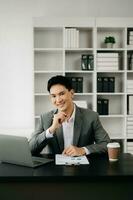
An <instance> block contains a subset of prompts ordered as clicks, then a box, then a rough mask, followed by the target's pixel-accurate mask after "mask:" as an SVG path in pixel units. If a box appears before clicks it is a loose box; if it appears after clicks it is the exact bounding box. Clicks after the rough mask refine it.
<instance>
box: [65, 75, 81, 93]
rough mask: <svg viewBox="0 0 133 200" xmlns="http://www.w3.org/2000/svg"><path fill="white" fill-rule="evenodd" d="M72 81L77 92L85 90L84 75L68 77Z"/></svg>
mask: <svg viewBox="0 0 133 200" xmlns="http://www.w3.org/2000/svg"><path fill="white" fill-rule="evenodd" d="M68 78H69V79H70V81H71V82H72V88H73V89H74V91H75V92H76V93H82V92H83V77H68Z"/></svg>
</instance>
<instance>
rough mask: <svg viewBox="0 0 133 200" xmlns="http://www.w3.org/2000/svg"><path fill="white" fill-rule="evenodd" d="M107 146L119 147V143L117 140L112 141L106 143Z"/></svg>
mask: <svg viewBox="0 0 133 200" xmlns="http://www.w3.org/2000/svg"><path fill="white" fill-rule="evenodd" d="M107 147H109V148H118V147H120V144H119V143H118V142H112V143H108V144H107Z"/></svg>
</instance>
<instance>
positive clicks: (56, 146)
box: [29, 106, 110, 155]
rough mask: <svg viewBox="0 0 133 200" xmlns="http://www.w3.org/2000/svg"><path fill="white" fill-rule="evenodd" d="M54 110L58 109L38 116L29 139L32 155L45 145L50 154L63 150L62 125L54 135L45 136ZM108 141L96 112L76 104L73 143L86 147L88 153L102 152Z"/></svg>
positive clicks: (105, 149) (104, 150)
mask: <svg viewBox="0 0 133 200" xmlns="http://www.w3.org/2000/svg"><path fill="white" fill-rule="evenodd" d="M55 112H58V110H56V111H55V110H52V111H50V112H48V113H45V114H43V115H41V116H40V121H39V124H38V127H37V129H36V131H35V132H34V133H33V134H32V137H31V139H30V140H29V146H30V149H31V153H32V154H33V155H36V154H39V153H40V152H41V151H42V150H43V148H44V147H46V145H48V146H49V148H50V151H51V153H52V154H57V153H62V151H63V150H64V140H63V129H62V126H61V127H60V128H59V129H57V131H56V134H54V137H52V138H49V139H47V138H46V130H47V129H48V128H49V127H50V126H51V124H52V119H53V115H54V114H55ZM108 142H110V138H109V136H108V134H107V132H106V131H105V130H104V128H103V127H102V125H101V122H100V120H99V116H98V113H96V112H94V111H91V110H89V109H84V108H79V107H77V106H76V113H75V122H74V136H73V145H74V146H77V147H86V148H87V149H88V150H89V152H90V153H102V152H106V151H107V143H108Z"/></svg>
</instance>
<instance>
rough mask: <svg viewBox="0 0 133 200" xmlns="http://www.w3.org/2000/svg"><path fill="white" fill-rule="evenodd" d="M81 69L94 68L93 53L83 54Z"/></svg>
mask: <svg viewBox="0 0 133 200" xmlns="http://www.w3.org/2000/svg"><path fill="white" fill-rule="evenodd" d="M81 69H82V70H93V69H94V56H93V55H92V54H82V55H81Z"/></svg>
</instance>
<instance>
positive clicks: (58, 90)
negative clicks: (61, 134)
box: [50, 84, 74, 112]
mask: <svg viewBox="0 0 133 200" xmlns="http://www.w3.org/2000/svg"><path fill="white" fill-rule="evenodd" d="M73 96H74V91H73V90H70V91H69V90H68V89H67V88H66V87H65V86H63V85H60V84H56V85H53V86H52V87H51V88H50V98H51V102H52V104H53V105H54V106H55V107H56V108H58V109H59V110H60V111H64V112H65V111H67V110H68V109H69V108H70V107H71V106H72V105H73V101H72V99H73Z"/></svg>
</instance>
